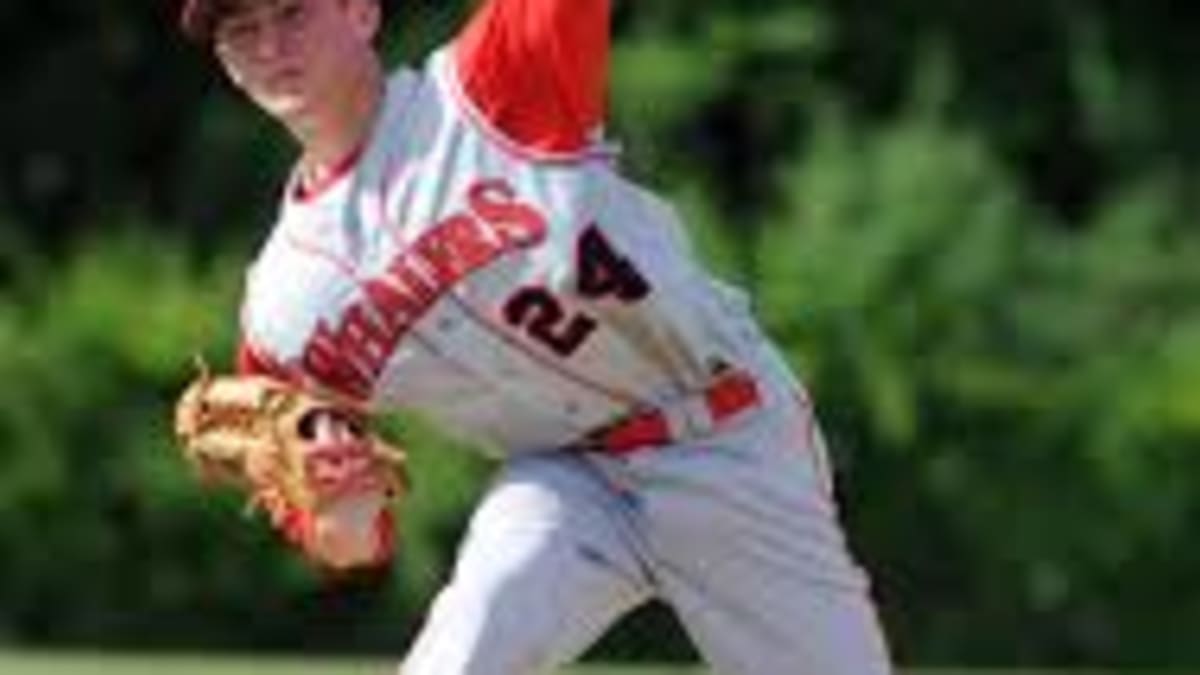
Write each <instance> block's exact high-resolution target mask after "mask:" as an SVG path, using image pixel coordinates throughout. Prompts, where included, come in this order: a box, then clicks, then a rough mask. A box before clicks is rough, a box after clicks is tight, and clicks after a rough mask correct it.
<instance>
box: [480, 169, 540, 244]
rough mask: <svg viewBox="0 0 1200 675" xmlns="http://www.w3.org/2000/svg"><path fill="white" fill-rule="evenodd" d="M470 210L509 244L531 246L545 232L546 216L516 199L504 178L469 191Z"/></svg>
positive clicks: (482, 182)
mask: <svg viewBox="0 0 1200 675" xmlns="http://www.w3.org/2000/svg"><path fill="white" fill-rule="evenodd" d="M467 201H468V203H469V204H470V206H471V210H472V211H474V212H475V213H476V214H478V215H479V217H480V218H482V219H483V220H484V221H486V222H487V224H488V225H491V226H492V230H493V231H494V232H496V233H497V234H499V235H500V236H501V237H502V238H503V239H504V240H505V246H507V247H513V246H515V247H520V246H531V245H533V244H535V243H537V242H539V241H541V239H542V237H544V236H545V235H546V220H545V218H543V217H542V214H541V213H539V212H538V211H537V209H535V208H533V207H532V206H529V205H528V204H522V203H520V202H518V201H516V193H515V192H514V191H513V189H512V186H511V185H509V184H508V183H507V182H505V181H502V180H485V181H480V182H478V183H476V184H474V185H472V186H471V189H470V191H469V192H468V193H467Z"/></svg>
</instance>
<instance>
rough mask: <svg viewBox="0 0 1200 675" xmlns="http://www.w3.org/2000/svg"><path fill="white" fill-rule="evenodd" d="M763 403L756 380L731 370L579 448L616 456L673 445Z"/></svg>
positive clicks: (593, 436) (623, 421)
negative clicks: (700, 387)
mask: <svg viewBox="0 0 1200 675" xmlns="http://www.w3.org/2000/svg"><path fill="white" fill-rule="evenodd" d="M761 400H762V399H761V397H760V395H759V391H758V384H757V383H756V382H755V380H754V377H753V376H751V375H750V374H749V373H747V372H745V371H741V370H732V369H731V370H727V371H724V372H721V373H719V374H718V375H717V376H716V377H715V378H714V379H713V381H712V382H710V383H709V384H708V386H706V387H705V388H703V389H701V390H699V391H696V392H692V393H691V394H687V395H684V396H681V397H680V398H678V399H676V400H673V401H671V402H670V403H667V404H666V405H663V406H660V407H657V408H651V409H649V410H642V411H638V412H635V413H633V414H631V415H629V416H628V417H625V418H622V419H620V420H618V421H617V422H615V423H613V424H611V425H608V426H606V427H603V428H601V429H598V430H596V431H593V432H592V433H590V434H588V435H587V436H585V437H584V440H583V441H582V442H581V443H580V444H579V445H580V447H581V448H582V449H584V450H589V451H596V452H602V453H605V454H609V455H617V456H624V455H629V454H633V453H635V452H638V451H640V450H644V449H647V448H650V447H653V446H662V445H670V444H671V443H675V442H678V441H683V440H687V439H689V438H698V437H701V436H704V435H706V434H708V433H711V432H712V431H714V430H716V429H717V428H718V427H719V426H721V425H722V424H723V423H725V422H726V421H728V420H729V419H730V418H732V417H734V416H736V415H737V414H738V413H740V412H742V411H744V410H748V409H750V408H753V407H755V406H757V405H758V404H759V403H760V402H761Z"/></svg>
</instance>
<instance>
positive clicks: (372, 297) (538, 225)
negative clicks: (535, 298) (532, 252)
mask: <svg viewBox="0 0 1200 675" xmlns="http://www.w3.org/2000/svg"><path fill="white" fill-rule="evenodd" d="M467 202H468V206H469V211H468V212H459V213H455V214H452V215H450V216H448V217H447V218H445V219H444V220H442V221H440V222H439V223H438V224H436V225H435V226H433V227H432V228H430V229H429V231H428V232H426V233H424V234H423V235H421V237H420V238H419V239H417V241H415V242H414V243H413V244H412V246H410V247H409V248H407V249H405V250H403V251H400V252H399V253H397V254H396V257H395V258H393V259H392V260H391V262H389V263H388V265H387V267H386V269H384V271H383V273H382V274H381V275H380V276H378V277H376V278H373V279H369V280H367V282H366V283H365V284H364V287H363V296H362V297H361V298H359V299H358V300H356V301H355V302H353V303H351V304H350V306H349V307H347V308H346V309H345V310H344V311H343V312H342V315H341V317H340V318H339V319H338V320H337V325H336V326H334V327H330V325H329V324H328V323H326V322H325V321H321V322H319V323H318V324H317V328H316V330H315V331H314V332H313V334H312V335H311V336H310V337H309V340H308V342H307V344H306V345H305V348H304V355H303V358H302V361H303V364H304V367H305V369H306V370H307V371H308V372H309V373H311V374H312V375H313V376H314V377H316V378H317V379H318V380H320V381H321V382H323V383H324V384H326V385H327V386H331V387H334V388H336V389H338V390H340V391H342V392H344V393H347V394H350V395H352V396H355V397H358V398H367V397H368V396H370V393H371V390H372V388H373V387H374V383H375V380H376V379H378V377H379V375H380V373H382V372H383V369H384V367H385V366H386V365H387V361H388V359H389V358H391V355H392V353H393V352H394V351H395V349H396V345H397V344H399V342H400V340H402V339H403V338H404V336H405V335H407V334H408V332H409V331H410V330H411V329H412V327H413V325H415V324H416V322H417V321H418V320H420V318H421V317H422V316H423V315H424V314H425V313H426V312H427V311H429V308H430V307H432V306H433V304H434V303H435V302H437V300H438V299H439V298H441V297H442V296H443V295H445V294H446V293H447V292H448V291H449V290H451V289H452V288H453V287H454V286H455V285H456V284H458V283H459V282H461V281H462V280H463V279H465V278H466V277H467V276H469V275H470V274H471V273H472V272H474V271H475V270H477V269H479V268H481V267H483V266H485V265H487V264H489V263H491V262H492V261H494V260H496V259H497V258H499V257H500V256H501V255H503V254H505V253H507V252H509V251H512V250H515V249H518V248H526V247H529V246H532V245H534V244H537V243H539V242H541V241H542V239H543V238H544V237H545V236H546V230H547V226H546V220H545V218H543V217H542V214H541V213H539V212H538V211H537V210H536V209H535V208H533V207H532V206H529V205H528V204H523V203H521V202H519V201H517V198H516V192H515V191H514V190H513V189H512V187H511V186H510V185H509V184H508V183H507V182H505V181H503V180H484V181H479V182H477V183H474V184H472V185H471V187H470V188H468V191H467Z"/></svg>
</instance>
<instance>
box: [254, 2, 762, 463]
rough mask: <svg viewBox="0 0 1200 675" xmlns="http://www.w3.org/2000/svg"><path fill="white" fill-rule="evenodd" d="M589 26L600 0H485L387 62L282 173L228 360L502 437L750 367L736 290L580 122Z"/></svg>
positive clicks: (537, 437)
mask: <svg viewBox="0 0 1200 675" xmlns="http://www.w3.org/2000/svg"><path fill="white" fill-rule="evenodd" d="M608 21H609V3H608V0H488V1H487V2H485V3H484V4H483V5H482V6H481V7H480V8H479V9H478V10H477V11H476V14H475V16H474V17H473V18H472V20H471V21H470V23H469V24H468V25H467V27H466V29H465V30H464V31H463V33H462V34H460V35H459V36H458V37H457V38H456V39H455V40H454V41H452V42H451V43H450V44H449V45H448V46H446V47H443V48H442V49H440V50H439V51H437V52H435V53H434V54H433V55H432V56H431V57H430V58H429V59H428V61H427V62H426V64H425V65H424V66H423V67H421V68H418V69H413V68H408V67H401V68H400V69H398V70H396V71H395V72H394V73H393V74H392V75H391V76H390V77H389V79H388V82H387V91H386V95H385V100H384V102H383V104H382V107H381V109H380V112H379V113H378V116H377V119H376V121H375V124H374V126H373V129H372V131H371V132H370V134H369V137H368V138H367V139H366V141H365V143H364V144H363V146H362V148H361V149H360V150H359V151H358V152H356V153H355V154H354V155H353V156H352V157H349V158H347V160H346V162H345V163H344V166H341V167H338V170H337V171H335V172H333V174H332V177H331V179H330V180H329V181H327V182H326V184H324V185H317V186H305V187H301V186H300V185H298V183H297V182H296V180H295V179H293V180H292V181H291V183H290V184H289V185H288V187H287V188H286V193H285V195H284V197H283V200H282V204H281V207H280V210H279V215H278V220H277V222H276V223H275V226H274V228H273V230H272V231H271V234H270V236H269V237H268V239H267V240H266V242H265V243H264V245H263V247H262V249H261V251H260V252H259V255H258V256H257V258H256V260H255V262H254V263H253V265H252V266H251V267H250V269H249V271H248V274H247V280H246V287H245V296H244V301H243V306H242V317H241V323H242V340H243V343H242V347H241V350H240V357H239V363H240V365H241V368H242V370H244V371H266V372H271V373H274V374H277V375H282V376H288V377H299V378H302V379H305V380H308V381H314V382H317V383H319V384H321V385H323V386H326V387H331V388H334V389H336V390H338V391H340V392H342V393H344V394H347V395H350V396H353V397H355V398H358V399H361V400H363V401H366V402H369V403H370V404H372V405H374V406H381V407H387V408H401V409H412V410H416V411H419V412H421V413H424V414H426V415H428V416H430V417H432V418H434V419H435V420H437V421H439V422H440V423H441V424H442V426H444V427H445V428H447V429H449V430H452V431H455V432H458V433H461V434H464V435H466V436H467V437H469V438H471V439H472V440H475V441H479V442H481V443H482V445H483V446H484V447H490V448H494V449H499V450H502V451H507V452H522V451H529V450H539V449H548V448H554V447H560V446H563V445H566V444H570V443H572V442H574V441H576V440H578V439H580V438H581V437H583V436H585V435H586V434H588V433H589V432H590V431H592V430H594V429H597V428H599V427H602V426H603V425H606V424H609V423H611V422H613V421H614V420H617V419H619V418H621V417H623V416H625V415H627V414H629V413H630V412H631V411H634V410H637V409H641V408H646V407H653V406H656V405H659V404H661V403H664V402H667V401H670V400H672V399H675V398H678V397H680V396H682V395H684V394H686V393H687V392H691V391H695V390H697V389H699V388H702V387H704V386H705V384H706V383H707V382H708V381H709V380H710V378H711V377H712V376H713V374H714V372H715V371H717V370H720V369H724V368H728V367H730V366H735V367H752V365H753V364H750V363H747V361H748V360H749V359H750V358H751V356H752V354H753V353H754V349H755V347H754V345H756V344H757V343H758V341H759V338H758V333H757V329H756V327H755V325H754V322H753V321H752V320H751V319H750V317H749V313H748V311H747V309H746V303H745V300H744V298H743V297H742V296H741V295H740V294H739V293H737V292H736V291H734V290H731V289H729V288H727V287H725V286H724V285H722V284H720V283H719V282H717V281H716V280H714V279H712V278H710V277H709V276H708V275H707V274H706V273H705V272H704V271H703V270H702V269H701V268H700V267H699V266H698V265H697V264H696V262H695V261H694V258H693V256H692V255H691V253H690V251H689V249H688V245H687V242H686V240H685V237H684V235H683V233H682V229H681V226H680V224H679V221H678V218H677V216H676V213H675V212H674V211H673V209H672V208H671V207H670V206H668V205H667V204H666V203H664V202H663V201H662V200H660V199H659V198H657V197H656V196H654V195H652V194H651V193H650V192H648V191H646V190H644V189H642V188H640V187H638V186H636V185H634V184H633V183H631V182H630V181H628V180H626V179H625V178H623V177H622V176H621V175H620V173H619V171H618V167H617V164H616V156H615V152H614V151H613V149H612V148H611V147H610V146H609V145H607V144H606V143H605V142H604V141H603V139H602V134H601V127H602V122H603V110H604V98H605V95H606V94H605V79H606V75H607V72H606V69H607V66H606V63H607V58H608V33H609V30H608Z"/></svg>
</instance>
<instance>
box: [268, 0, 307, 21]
mask: <svg viewBox="0 0 1200 675" xmlns="http://www.w3.org/2000/svg"><path fill="white" fill-rule="evenodd" d="M275 18H276V20H278V21H279V23H280V24H281V25H284V26H287V27H288V28H298V27H300V26H301V25H303V24H304V21H305V19H307V18H308V7H306V6H305V4H304V2H303V1H302V0H288V1H286V2H283V3H281V4H280V5H279V6H278V8H277V9H276V10H275Z"/></svg>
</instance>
